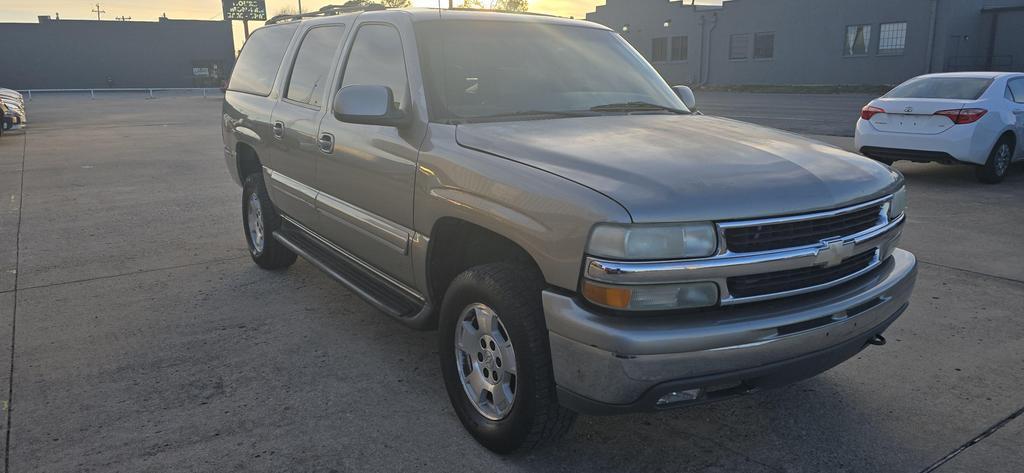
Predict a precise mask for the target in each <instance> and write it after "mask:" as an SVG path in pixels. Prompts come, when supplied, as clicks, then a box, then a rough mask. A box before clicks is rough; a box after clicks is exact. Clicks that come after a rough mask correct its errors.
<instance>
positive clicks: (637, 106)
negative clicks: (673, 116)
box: [590, 102, 690, 114]
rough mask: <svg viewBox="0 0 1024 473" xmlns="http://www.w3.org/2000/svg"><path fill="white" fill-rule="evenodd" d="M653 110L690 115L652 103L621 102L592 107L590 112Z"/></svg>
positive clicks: (684, 111)
mask: <svg viewBox="0 0 1024 473" xmlns="http://www.w3.org/2000/svg"><path fill="white" fill-rule="evenodd" d="M652 110H661V111H666V112H672V113H678V114H684V113H690V112H688V111H686V110H680V109H678V108H672V107H666V106H664V105H658V104H655V103H650V102H619V103H609V104H604V105H598V106H596V107H590V111H592V112H646V111H652Z"/></svg>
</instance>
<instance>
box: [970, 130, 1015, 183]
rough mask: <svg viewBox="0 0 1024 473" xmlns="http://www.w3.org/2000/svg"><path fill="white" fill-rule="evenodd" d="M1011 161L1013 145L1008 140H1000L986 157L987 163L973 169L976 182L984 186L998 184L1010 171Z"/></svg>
mask: <svg viewBox="0 0 1024 473" xmlns="http://www.w3.org/2000/svg"><path fill="white" fill-rule="evenodd" d="M1012 159H1013V144H1012V143H1011V142H1010V140H1007V139H1002V140H999V142H998V143H996V145H995V147H993V148H992V152H991V153H989V155H988V161H986V162H985V164H984V165H982V166H979V167H977V168H975V169H974V173H975V175H976V176H977V177H978V180H979V181H981V182H984V183H985V184H998V183H999V182H1002V180H1003V179H1004V178H1005V177H1006V174H1007V173H1008V172H1009V171H1010V161H1011V160H1012Z"/></svg>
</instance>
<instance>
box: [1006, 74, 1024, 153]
mask: <svg viewBox="0 0 1024 473" xmlns="http://www.w3.org/2000/svg"><path fill="white" fill-rule="evenodd" d="M1007 89H1008V90H1009V93H1010V96H1009V97H1007V98H1008V99H1010V100H1012V103H1011V104H1010V110H1012V111H1013V115H1014V116H1015V117H1016V118H1017V127H1016V129H1015V130H1014V132H1015V133H1016V134H1017V146H1016V148H1015V149H1016V150H1017V153H1016V154H1017V156H1018V157H1024V77H1018V78H1015V79H1010V81H1009V82H1008V83H1007Z"/></svg>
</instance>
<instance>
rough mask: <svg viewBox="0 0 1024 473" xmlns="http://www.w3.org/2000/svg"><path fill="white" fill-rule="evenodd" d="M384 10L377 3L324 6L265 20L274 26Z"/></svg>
mask: <svg viewBox="0 0 1024 473" xmlns="http://www.w3.org/2000/svg"><path fill="white" fill-rule="evenodd" d="M378 10H386V8H385V7H384V5H381V4H379V3H371V4H369V5H325V6H324V7H323V8H320V9H319V10H316V11H311V12H308V13H300V14H297V15H277V16H275V17H273V18H271V19H269V20H267V23H266V24H268V25H275V24H277V23H283V22H285V21H298V20H301V19H303V18H314V17H318V16H331V15H342V14H345V13H356V12H364V11H378Z"/></svg>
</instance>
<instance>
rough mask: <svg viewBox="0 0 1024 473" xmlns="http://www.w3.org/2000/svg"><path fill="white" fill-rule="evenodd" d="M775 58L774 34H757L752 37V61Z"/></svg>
mask: <svg viewBox="0 0 1024 473" xmlns="http://www.w3.org/2000/svg"><path fill="white" fill-rule="evenodd" d="M773 57H775V33H757V34H755V35H754V59H771V58H773Z"/></svg>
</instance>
